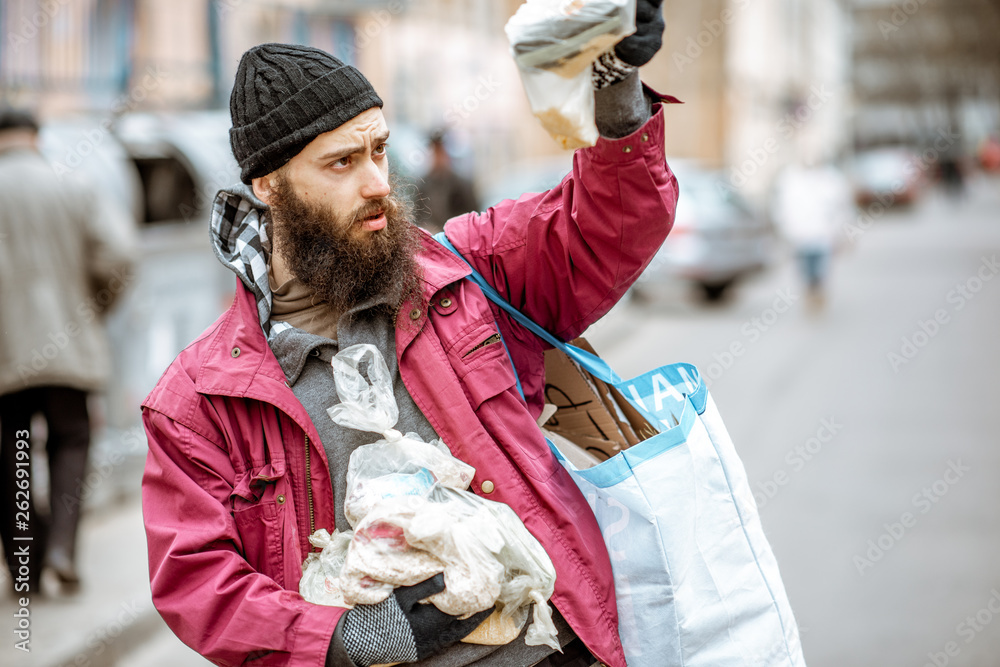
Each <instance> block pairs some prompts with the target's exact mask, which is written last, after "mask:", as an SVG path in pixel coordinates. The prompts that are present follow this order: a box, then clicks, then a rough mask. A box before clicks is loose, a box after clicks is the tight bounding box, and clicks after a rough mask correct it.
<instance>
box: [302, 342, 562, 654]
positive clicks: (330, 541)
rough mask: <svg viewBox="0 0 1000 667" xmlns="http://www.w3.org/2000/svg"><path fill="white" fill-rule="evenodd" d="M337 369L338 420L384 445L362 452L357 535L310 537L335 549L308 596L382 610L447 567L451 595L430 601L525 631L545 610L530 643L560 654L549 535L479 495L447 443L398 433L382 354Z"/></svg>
mask: <svg viewBox="0 0 1000 667" xmlns="http://www.w3.org/2000/svg"><path fill="white" fill-rule="evenodd" d="M332 365H333V372H334V379H335V381H336V384H337V393H338V395H339V397H340V403H339V404H338V405H336V406H333V407H332V408H330V409H329V410H328V412H329V414H330V417H331V418H332V419H333V420H334V421H335V422H336V423H338V424H340V425H341V426H345V427H348V428H354V429H358V430H364V431H372V432H376V433H381V434H382V436H383V438H384V439H383V440H380V441H378V442H375V443H372V444H369V445H363V446H361V447H359V448H358V449H356V450H355V451H354V452H353V453H352V454H351V459H350V464H349V466H348V473H347V494H346V501H345V508H344V509H345V514H346V515H347V517H348V521H349V522H350V523H351V526H352V528H353V529H354V530H353V532H351V533H346V534H345V533H335V534H334V536H330V535H329V533H327V531H325V530H320V531H317V532H316V533H315V534H314V535H313V536H312V537H310V540H311V541H312V543H313V544H314V545H316V546H321V547H322V548H323V552H322V553H320V554H319V555H317V554H310V556H309V558H307V559H306V562H305V563H304V565H303V568H304V573H303V578H302V584H300V587H299V589H300V592H301V594H302V596H303V597H304V598H305V599H306V600H308V601H310V602H316V603H318V604H329V602H324V601H323V600H332V599H338V598H337V596H338V595H339V596H340V597H339V599H340V600H341V604H342V606H352V605H355V604H377V603H378V602H381V601H382V600H384V599H386V598H387V597H389V595H391V594H392V590H393V588H395V587H397V586H410V585H413V584H416V583H419V582H421V581H424V580H425V579H427V578H429V577H431V576H433V575H435V574H437V573H439V572H443V573H444V578H445V590H444V591H442V592H440V593H437V594H436V595H432V596H430V597H429V598H427V601H428V602H430V603H432V604H434V605H435V606H437V607H438V608H439V609H440V610H441V611H443V612H445V613H448V614H452V615H454V616H460V617H467V616H469V615H471V614H474V613H476V612H479V611H482V610H484V609H489V608H490V607H492V606H493V605H496V607H497V610H498V612H499V614H500V617H501V618H502V619H511V620H513V622H514V623H516V624H517V627H521V626H522V625H523V624H524V622H525V621H526V620H527V615H528V609H529V607H530V605H532V604H534V618H533V622H532V625H531V626H530V627H529V628H528V631H527V633H526V637H525V641H526V643H527V644H528V645H531V646H534V645H539V644H547V645H549V646H551V647H552V648H554V649H558V647H559V645H558V642H557V641H556V628H555V625H554V624H553V622H552V610H551V608H550V607H549V604H548V599H549V598H550V597H551V596H552V593H553V590H554V587H555V568H554V567H553V565H552V561H551V560H550V559H549V557H548V554H546V553H545V550H544V549H543V548H542V546H541V545H540V544H539V543H538V540H536V539H535V538H534V536H533V535H531V533H529V532H528V530H527V528H525V527H524V524H523V523H522V522H521V520H520V519H519V518H518V517H517V515H516V514H515V513H514V511H513V510H512V509H511V508H510V507H508V506H507V505H505V504H503V503H498V502H494V501H490V500H486V499H484V498H480V497H479V496H476V495H475V494H473V493H471V492H469V491H468V490H467V489H468V487H469V484H470V482H471V481H472V477H473V475H474V474H475V469H474V468H472V467H471V466H469V465H468V464H466V463H463V462H462V461H459V460H458V459H456V458H455V457H453V456H452V455H451V453H450V451H449V450H448V448H447V446H446V445H444V443H442V442H441V441H439V440H438V441H435V442H433V443H427V442H423V441H422V440H420V438H419V436H418V435H417V434H415V433H408V434H406V435H403V434H402V433H400V432H399V431H397V430H395V428H393V427H394V426H395V424H396V420H397V418H398V410H397V408H396V403H395V398H394V396H393V393H392V382H391V378H390V376H389V372H388V369H387V367H386V365H385V361H384V360H383V359H382V355H381V354H380V353H379V351H378V349H377V348H375V347H374V346H372V345H354V346H352V347H349V348H347V349H345V350H343V351H341V352H340V353H339V354H337V355H336V356H335V357H334V359H333V362H332ZM344 535H346V536H349V538H346V539H349V542H348V543H347V546H346V547H345V546H344V541H345V537H342V536H344ZM328 550H329V551H330V553H329V554H327V551H328Z"/></svg>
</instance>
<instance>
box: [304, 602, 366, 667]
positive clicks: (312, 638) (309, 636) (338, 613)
mask: <svg viewBox="0 0 1000 667" xmlns="http://www.w3.org/2000/svg"><path fill="white" fill-rule="evenodd" d="M302 604H304V605H306V607H307V609H306V613H305V617H304V618H302V619H301V621H299V622H298V623H297V624H296V629H295V632H296V637H295V643H294V644H293V645H294V646H295V647H296V648H295V652H296V653H297V652H299V651H301V652H302V655H310V654H311V655H313V656H315V655H317V654H319V655H320V656H322V655H323V653H322V652H321V651H318V650H317V649H318V648H320V647H322V646H329V644H330V641H331V637H332V636H333V634H334V632H335V630H336V627H337V625H338V624H339V622H340V619H342V618H343V617H344V612H345V611H347V610H346V609H344V608H343V607H327V606H324V605H318V604H311V603H309V602H305V601H303V603H302ZM327 659H328V658H327ZM293 662H294V661H293ZM296 664H298V663H296ZM315 664H316V667H323V665H324V662H323V661H322V660H320V661H318V662H316V663H315ZM325 664H329V663H325ZM347 664H348V665H349V667H354V666H353V665H351V664H350V662H348V663H347Z"/></svg>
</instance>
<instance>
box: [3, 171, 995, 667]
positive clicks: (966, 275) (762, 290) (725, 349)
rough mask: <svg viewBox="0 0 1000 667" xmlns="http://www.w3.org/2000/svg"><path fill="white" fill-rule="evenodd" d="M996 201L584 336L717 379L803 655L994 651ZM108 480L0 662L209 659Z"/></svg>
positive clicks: (814, 665)
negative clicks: (70, 595)
mask: <svg viewBox="0 0 1000 667" xmlns="http://www.w3.org/2000/svg"><path fill="white" fill-rule="evenodd" d="M998 211H1000V182H998V181H996V180H994V181H992V182H988V181H978V182H977V183H976V184H975V188H974V192H973V196H972V197H971V198H970V200H969V201H966V202H964V203H962V204H959V205H955V204H952V203H950V202H947V201H945V200H943V199H941V198H939V197H937V196H932V197H929V198H927V199H925V200H924V201H923V202H921V203H920V204H919V205H918V206H917V207H916V208H915V209H913V210H910V211H894V212H891V213H889V214H887V215H885V216H884V217H882V218H881V219H879V220H878V221H877V222H876V223H875V224H873V225H871V226H870V227H869V228H867V229H865V230H860V229H859V231H861V232H862V234H861V236H860V237H859V238H857V239H856V240H855V242H854V243H852V244H850V245H849V246H848V247H847V248H845V250H844V252H843V253H841V255H840V256H839V257H838V258H837V261H836V264H835V266H834V271H833V275H832V284H831V290H830V298H829V302H828V304H827V308H826V309H825V310H824V311H823V312H821V313H818V314H811V313H810V312H809V311H808V309H807V307H806V303H805V299H804V297H803V294H802V291H801V290H800V289H799V284H798V281H797V276H796V274H795V273H794V271H793V267H792V266H790V265H788V264H787V263H784V264H782V265H780V266H778V267H777V268H776V269H775V270H773V271H771V272H769V273H767V274H764V275H762V276H760V277H758V278H757V279H755V280H754V281H753V282H751V283H748V284H746V285H744V286H743V287H741V288H740V289H739V290H738V291H737V293H736V294H735V295H734V297H735V298H734V299H733V300H732V301H731V302H730V303H728V304H726V305H724V306H722V307H718V308H705V307H702V306H698V305H696V304H693V303H690V302H687V301H684V300H682V299H678V298H677V292H678V291H677V290H669V291H668V293H666V294H664V295H663V298H662V299H659V300H654V301H652V302H650V303H642V304H639V303H626V304H622V305H621V306H619V307H618V308H617V309H616V310H615V311H614V312H613V314H612V315H611V316H609V317H608V318H607V319H606V321H605V322H602V323H600V324H599V325H598V326H596V327H595V328H594V329H593V330H592V331H591V332H590V334H589V338H590V339H591V341H592V342H593V343H594V344H595V346H596V347H597V349H598V350H599V351H601V352H602V354H603V356H605V358H607V359H608V360H609V361H610V362H611V363H612V364H613V365H614V366H615V367H616V369H617V370H618V371H619V372H620V373H621V374H622V375H630V374H637V373H639V372H642V371H645V370H648V369H649V368H650V367H651V366H652V365H653V364H654V363H658V362H659V363H667V362H670V361H679V360H685V361H691V362H694V363H695V364H697V365H698V366H699V367H700V368H701V369H702V372H703V373H704V374H705V375H706V376H707V377H708V378H709V380H710V388H711V391H712V393H713V395H714V396H715V399H716V401H717V403H718V405H719V408H720V410H721V412H722V415H723V417H724V418H725V419H726V422H727V425H728V427H729V429H730V432H731V434H732V436H733V439H734V441H735V443H736V446H737V448H738V450H739V451H740V452H741V453H742V455H743V457H744V460H745V463H746V466H747V470H748V473H749V476H750V480H751V483H752V485H753V486H754V489H755V493H756V495H757V498H758V503H759V505H760V506H761V514H762V516H763V521H764V527H765V529H766V531H767V532H768V534H769V536H770V538H771V541H772V545H773V547H774V550H775V552H776V554H777V557H778V561H779V564H780V565H781V567H782V572H783V575H784V578H785V583H786V587H787V589H788V593H789V597H790V599H791V602H792V605H793V608H794V609H795V611H796V614H797V617H798V619H799V623H800V626H801V628H802V634H803V643H804V646H805V651H806V658H807V661H808V663H809V665H810V667H844V666H850V667H868V666H871V667H886V666H894V667H895V666H900V667H906V666H912V667H923V666H924V665H936V666H937V667H941V666H943V665H956V666H966V667H994V666H996V665H1000V657H998V656H1000V618H996V617H997V616H998V610H1000V565H998V563H1000V502H998V501H1000V448H998V445H1000V437H998V435H997V433H1000V410H998V409H997V404H998V400H997V399H998V397H1000V391H998V390H997V387H996V384H995V381H994V378H995V377H996V375H997V370H998V369H1000V349H998V346H997V343H996V340H997V331H998V330H1000V307H998V306H1000V278H998V279H994V278H997V276H996V274H997V271H998V270H1000V267H997V266H996V265H994V264H991V263H990V262H992V261H993V258H994V256H995V255H1000V215H998V213H997V212H998ZM984 259H985V260H987V261H986V262H985V263H984ZM959 286H961V287H959ZM789 302H790V304H791V305H790V306H787V303H789ZM921 323H923V324H921ZM904 338H905V339H906V340H907V341H908V342H907V343H905V344H904V341H903V339H904ZM734 344H738V345H734ZM890 354H895V355H898V356H895V357H890ZM113 474H114V475H115V476H116V478H115V479H117V477H123V478H124V477H127V478H128V480H127V481H122V480H118V481H119V482H121V483H120V484H119V483H118V482H115V484H112V485H108V486H109V487H115V488H118V487H121V489H122V490H121V491H120V493H121V494H122V498H115V497H113V496H112V497H111V498H110V499H108V500H106V501H105V502H104V504H103V505H102V506H101V508H100V509H99V510H98V511H92V512H91V513H90V514H88V515H87V517H86V523H85V525H84V537H83V544H82V550H83V557H82V570H83V573H84V575H85V576H86V577H87V581H88V586H87V587H86V588H85V590H84V592H83V593H82V594H81V596H80V597H78V598H76V599H69V600H47V601H46V600H37V601H33V603H32V615H33V616H32V618H33V621H32V630H33V635H32V638H33V644H32V646H33V649H34V650H33V652H32V654H31V655H24V654H22V653H20V652H16V651H13V650H12V648H11V644H10V643H9V642H6V643H5V645H4V646H3V647H0V664H3V665H5V666H6V665H11V666H12V667H14V666H20V665H32V666H37V667H57V666H62V665H70V664H88V665H90V666H91V667H94V666H97V665H105V666H110V665H118V666H121V667H131V666H133V665H142V666H143V667H159V666H161V665H162V666H163V667H167V666H168V665H169V667H189V666H191V667H194V666H196V665H203V664H207V663H206V662H205V661H204V660H203V659H201V658H200V657H199V656H197V655H195V654H194V653H193V652H192V651H190V649H188V648H186V647H185V646H183V645H182V644H181V643H180V642H179V641H178V640H177V639H176V638H174V637H173V635H172V634H170V632H169V631H168V630H167V629H166V627H165V626H164V625H163V624H162V621H160V620H159V617H158V615H156V613H155V611H154V610H153V609H152V607H151V605H150V603H149V593H148V583H147V580H146V563H145V541H144V535H143V533H142V527H141V514H140V510H139V504H138V499H137V496H136V492H135V476H136V475H137V474H138V469H137V468H136V466H135V465H131V464H130V465H125V466H119V467H117V468H115V469H114V471H113ZM105 491H107V489H105ZM14 610H15V607H14V604H13V602H12V601H10V600H4V601H3V602H2V603H0V614H2V616H3V617H4V618H7V619H10V618H11V616H10V614H11V613H12V612H13V611H14Z"/></svg>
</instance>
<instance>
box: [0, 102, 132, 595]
mask: <svg viewBox="0 0 1000 667" xmlns="http://www.w3.org/2000/svg"><path fill="white" fill-rule="evenodd" d="M133 252H134V229H133V223H132V221H131V219H130V218H129V216H128V214H127V213H126V211H125V210H124V208H122V207H120V206H118V205H117V204H116V203H115V202H114V201H111V200H109V199H108V198H107V197H106V196H104V195H101V194H99V193H98V192H96V191H94V190H93V189H91V188H89V187H87V186H86V185H85V184H84V183H82V182H80V181H78V180H77V179H75V178H73V175H72V174H69V175H58V174H57V173H56V172H55V170H54V169H53V167H52V166H51V165H50V164H49V162H48V161H47V160H46V159H45V158H44V157H43V156H42V154H41V153H40V152H39V151H38V124H37V121H36V119H35V118H34V116H33V115H32V114H30V113H28V112H25V111H20V110H14V109H4V110H0V331H2V334H3V337H2V340H0V431H2V435H0V484H2V489H3V491H2V499H0V534H2V539H3V548H4V553H5V555H6V560H7V566H8V568H9V570H10V572H11V575H12V579H13V580H14V590H15V593H20V594H23V593H26V592H39V591H40V583H41V574H42V568H43V566H47V567H49V568H51V570H52V571H53V572H54V573H55V575H56V576H57V577H58V579H59V580H60V582H62V584H63V585H64V586H65V588H66V590H70V591H72V590H76V588H77V587H78V586H79V583H80V577H79V574H78V573H77V568H76V541H77V527H78V525H79V519H80V505H81V498H80V494H81V485H82V481H81V480H82V479H83V478H84V476H85V470H86V465H87V454H88V450H89V447H90V419H89V415H88V411H87V395H88V393H90V392H93V391H97V390H99V389H101V387H102V386H103V385H104V384H105V383H106V382H107V380H108V376H109V374H110V351H109V348H108V343H107V340H106V338H105V332H104V331H103V326H102V321H101V320H102V316H103V315H104V313H105V312H106V311H107V309H108V308H109V307H110V306H111V305H112V304H113V303H114V302H115V300H116V299H117V298H118V297H119V296H120V295H121V292H122V291H123V290H124V288H125V286H126V285H127V283H128V282H129V272H130V270H131V264H132V260H131V257H132V254H133ZM36 415H41V416H42V417H43V418H44V420H45V425H46V428H45V430H46V433H47V437H46V439H45V448H46V452H47V454H48V468H49V480H50V481H49V490H50V492H49V501H48V506H49V516H48V517H47V520H45V519H43V517H40V516H39V515H38V513H37V512H36V502H35V501H36V494H35V492H34V488H29V489H24V488H23V486H24V484H23V483H22V484H18V482H19V481H22V480H24V479H25V473H24V470H25V469H29V470H30V467H29V466H27V465H26V461H27V460H28V456H29V455H28V454H26V453H22V452H29V451H30V449H31V448H34V447H37V446H38V440H39V439H40V438H39V436H40V434H39V433H36V432H34V431H33V430H32V418H33V417H35V416H36ZM25 491H27V492H25ZM16 537H30V538H32V539H31V542H30V543H27V542H25V541H15V538H16ZM25 544H30V549H29V550H28V551H29V556H28V558H23V557H18V556H16V555H15V551H16V549H17V548H18V547H23V545H25ZM22 560H26V561H28V562H27V563H25V562H20V561H22ZM22 565H27V571H28V574H27V576H24V571H23V568H21V567H20V566H22Z"/></svg>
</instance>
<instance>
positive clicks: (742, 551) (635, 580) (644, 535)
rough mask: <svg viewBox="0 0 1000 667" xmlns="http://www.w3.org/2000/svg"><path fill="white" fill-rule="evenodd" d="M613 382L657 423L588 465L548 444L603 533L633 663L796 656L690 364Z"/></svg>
mask: <svg viewBox="0 0 1000 667" xmlns="http://www.w3.org/2000/svg"><path fill="white" fill-rule="evenodd" d="M597 370H598V372H602V371H601V369H597ZM608 370H610V369H608ZM614 384H615V386H617V388H618V389H619V390H620V391H622V393H623V394H624V395H625V396H626V397H627V398H628V399H629V401H630V402H631V403H632V404H633V405H634V406H635V407H637V408H638V409H640V410H641V411H642V412H643V413H644V414H646V415H647V416H648V417H649V418H650V422H651V423H653V424H654V425H656V426H658V427H660V428H661V429H662V430H661V432H660V433H659V434H657V435H655V436H653V437H651V438H649V439H647V440H644V441H643V442H640V443H639V444H637V445H634V446H632V447H630V448H628V449H626V450H624V451H623V452H621V453H619V454H617V455H615V456H614V457H612V458H611V459H609V460H607V461H604V462H602V463H600V464H598V465H596V466H594V467H592V468H588V469H586V470H577V469H576V468H575V467H574V466H573V465H572V464H571V463H569V462H568V461H566V459H565V458H564V457H563V456H562V455H561V454H560V453H559V452H558V450H555V451H556V453H557V456H558V458H559V459H560V462H561V463H562V464H563V465H564V466H565V467H566V468H567V469H568V470H569V472H570V475H571V476H572V477H573V479H574V481H576V483H577V485H578V486H579V487H580V490H581V491H582V492H583V495H584V497H585V498H587V501H588V503H589V504H590V506H591V508H592V509H593V511H594V514H595V515H596V516H597V521H598V524H600V526H601V530H602V532H603V533H604V540H605V543H606V545H607V548H608V554H609V556H610V557H611V565H612V568H613V570H614V573H615V593H616V597H617V599H618V615H619V634H620V635H621V638H622V644H623V646H624V648H625V657H626V659H627V661H628V664H629V665H630V667H642V666H645V665H650V666H653V665H656V666H658V667H673V666H675V665H676V666H677V667H680V666H681V665H684V666H685V667H709V666H711V667H727V666H733V667H736V666H739V667H744V666H746V667H750V666H752V665H753V666H756V665H760V666H765V665H766V666H767V667H786V666H787V667H800V666H804V665H805V661H804V659H803V657H802V648H801V645H800V643H799V635H798V628H797V626H796V623H795V618H794V616H793V615H792V610H791V607H790V605H789V603H788V598H787V596H786V595H785V589H784V586H783V584H782V582H781V575H780V574H779V572H778V566H777V563H776V562H775V559H774V554H773V553H772V551H771V548H770V545H769V544H768V542H767V539H766V538H765V536H764V533H763V531H762V529H761V524H760V518H759V516H758V513H757V507H756V504H755V502H754V500H753V496H752V495H751V493H750V487H749V484H748V482H747V478H746V472H745V471H744V469H743V464H742V462H741V461H740V460H739V457H738V456H737V454H736V450H735V448H734V447H733V444H732V441H731V440H730V438H729V434H728V433H727V432H726V429H725V426H724V425H723V424H722V420H721V418H720V417H719V412H718V410H717V409H716V407H715V403H714V402H713V401H712V399H711V397H710V396H709V395H708V390H707V388H706V387H705V385H704V383H703V382H702V380H701V376H700V375H699V374H698V371H697V370H696V369H695V368H694V367H693V366H690V365H688V364H674V365H671V366H665V367H663V368H660V369H657V370H655V371H652V372H650V373H646V374H644V375H642V376H640V377H638V378H635V379H634V380H631V381H625V382H616V383H614Z"/></svg>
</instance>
